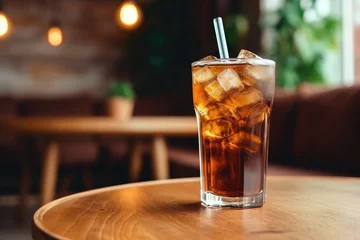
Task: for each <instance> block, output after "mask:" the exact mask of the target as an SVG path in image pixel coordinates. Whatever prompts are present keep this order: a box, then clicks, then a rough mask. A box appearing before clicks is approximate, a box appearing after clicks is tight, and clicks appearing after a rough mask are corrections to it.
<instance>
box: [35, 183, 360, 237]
mask: <svg viewBox="0 0 360 240" xmlns="http://www.w3.org/2000/svg"><path fill="white" fill-rule="evenodd" d="M267 189H268V194H267V202H266V203H265V205H264V206H263V207H261V208H253V209H246V210H239V209H209V208H206V207H203V206H201V204H200V202H199V199H200V196H199V193H200V189H199V180H198V179H197V178H192V179H176V180H161V181H152V182H143V183H133V184H126V185H120V186H114V187H108V188H103V189H98V190H92V191H88V192H84V193H79V194H75V195H70V196H68V197H64V198H61V199H58V200H55V201H53V202H51V203H49V204H47V205H45V206H43V207H42V208H40V209H39V210H38V211H37V212H36V213H35V215H34V222H33V229H32V234H33V238H34V239H36V240H40V239H41V240H42V239H77V240H81V239H103V240H113V239H179V240H183V239H209V240H210V239H211V240H212V239H215V240H216V239H254V240H257V239H259V240H260V239H262V240H267V239H360V232H359V229H360V208H359V196H360V178H340V177H304V176H300V177H299V176H298V177H269V178H268V184H267Z"/></svg>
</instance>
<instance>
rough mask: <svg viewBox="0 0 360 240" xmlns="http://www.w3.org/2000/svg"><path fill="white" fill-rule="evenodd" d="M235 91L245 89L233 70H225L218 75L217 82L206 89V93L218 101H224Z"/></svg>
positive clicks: (213, 82) (211, 83)
mask: <svg viewBox="0 0 360 240" xmlns="http://www.w3.org/2000/svg"><path fill="white" fill-rule="evenodd" d="M233 89H237V90H239V91H241V90H243V89H244V84H243V83H242V82H241V80H240V77H239V75H238V74H237V73H236V71H235V70H233V69H225V70H224V71H222V72H221V73H219V74H218V75H217V78H216V80H215V81H212V82H210V83H209V84H208V85H207V86H206V87H205V91H206V92H207V93H208V94H209V95H210V96H211V97H212V98H214V99H215V100H217V101H221V100H223V99H224V98H225V97H226V96H227V95H228V94H229V93H230V92H231V90H233Z"/></svg>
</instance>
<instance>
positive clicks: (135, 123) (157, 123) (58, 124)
mask: <svg viewBox="0 0 360 240" xmlns="http://www.w3.org/2000/svg"><path fill="white" fill-rule="evenodd" d="M0 131H2V132H15V133H20V134H45V135H65V134H122V135H130V136H132V135H135V136H138V135H145V136H146V135H156V134H158V135H167V136H169V135H170V136H186V135H189V136H194V135H196V134H197V125H196V119H195V117H133V118H132V119H131V120H129V121H119V120H116V119H113V118H110V117H26V118H24V117H18V118H5V119H0Z"/></svg>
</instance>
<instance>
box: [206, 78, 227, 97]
mask: <svg viewBox="0 0 360 240" xmlns="http://www.w3.org/2000/svg"><path fill="white" fill-rule="evenodd" d="M205 91H206V92H207V94H209V96H210V97H212V98H213V99H215V100H216V101H221V100H223V98H224V97H226V92H225V90H224V89H223V88H222V87H221V86H220V84H219V82H218V81H216V80H215V81H212V82H211V83H209V84H208V85H206V87H205Z"/></svg>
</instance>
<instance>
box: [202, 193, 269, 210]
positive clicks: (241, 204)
mask: <svg viewBox="0 0 360 240" xmlns="http://www.w3.org/2000/svg"><path fill="white" fill-rule="evenodd" d="M264 200H265V198H264V192H263V191H261V193H259V194H258V195H255V196H248V197H222V196H218V195H215V194H213V193H210V192H204V191H203V190H202V189H201V202H202V204H203V205H204V206H206V207H214V208H217V207H228V208H254V207H261V206H262V205H264Z"/></svg>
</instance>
